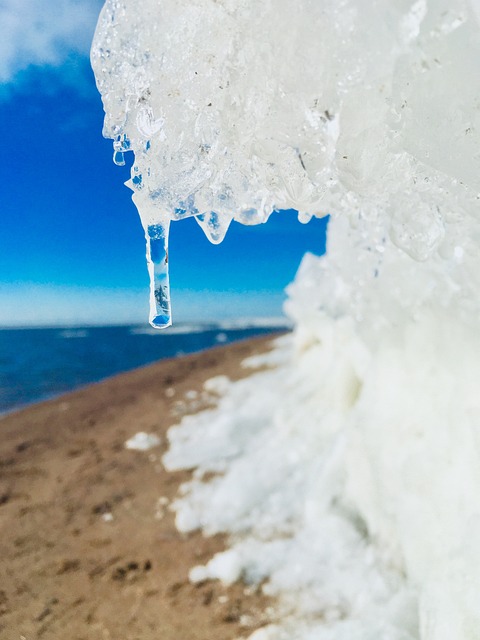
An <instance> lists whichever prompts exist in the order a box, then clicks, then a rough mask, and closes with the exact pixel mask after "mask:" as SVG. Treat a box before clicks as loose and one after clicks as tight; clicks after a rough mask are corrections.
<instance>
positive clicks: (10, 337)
mask: <svg viewBox="0 0 480 640" xmlns="http://www.w3.org/2000/svg"><path fill="white" fill-rule="evenodd" d="M285 326H286V325H285V323H283V325H282V322H281V321H280V322H279V323H277V325H274V324H272V323H270V324H269V323H268V322H267V323H266V326H259V325H258V323H257V325H255V322H252V323H248V322H246V323H245V322H244V323H243V324H238V323H237V325H236V324H235V323H231V322H230V323H228V322H225V323H223V324H222V323H212V324H205V323H203V324H201V323H200V324H186V323H183V324H182V323H180V324H178V325H177V326H176V327H175V329H172V330H170V331H166V332H163V333H161V334H159V333H158V332H156V331H154V330H153V329H151V328H150V327H148V325H147V326H138V325H131V326H113V327H73V328H72V327H68V328H45V329H3V330H0V413H3V412H6V411H12V410H14V409H19V408H21V407H22V406H25V405H27V404H31V403H33V402H38V401H40V400H45V399H47V398H51V397H55V396H58V395H60V394H62V393H66V392H67V391H72V390H74V389H77V388H78V387H81V386H84V385H86V384H90V383H92V382H98V381H99V380H102V379H104V378H106V377H108V376H112V375H115V374H116V373H121V372H123V371H129V370H131V369H134V368H136V367H141V366H144V365H147V364H150V363H152V362H154V361H156V360H161V359H163V358H173V357H177V356H181V355H184V354H187V353H193V352H197V351H202V350H203V349H208V348H209V347H213V346H218V345H221V344H228V343H230V342H233V341H236V340H242V339H245V338H250V337H253V336H257V335H266V334H268V333H269V332H272V331H275V330H276V329H280V328H282V327H283V328H285Z"/></svg>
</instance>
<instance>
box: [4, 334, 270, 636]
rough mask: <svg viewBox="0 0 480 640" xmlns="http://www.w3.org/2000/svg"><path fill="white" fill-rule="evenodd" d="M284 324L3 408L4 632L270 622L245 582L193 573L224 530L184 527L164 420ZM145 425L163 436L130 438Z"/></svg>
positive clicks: (195, 400)
mask: <svg viewBox="0 0 480 640" xmlns="http://www.w3.org/2000/svg"><path fill="white" fill-rule="evenodd" d="M280 334H281V333H280V332H279V333H275V334H269V335H268V336H262V337H259V338H252V339H248V340H244V341H239V342H235V343H232V344H229V345H226V346H218V347H214V348H211V349H207V350H204V351H202V352H198V353H195V354H190V355H187V356H183V357H181V358H174V359H170V360H162V361H160V362H157V363H155V364H153V365H148V366H145V367H140V368H138V369H135V370H133V371H129V372H127V373H122V374H119V375H117V376H114V377H111V378H107V379H106V380H104V381H102V382H99V383H95V384H91V385H88V386H85V387H83V388H81V389H78V390H76V391H73V392H69V393H67V394H63V395H61V396H60V397H58V398H54V399H50V400H46V401H43V402H40V403H36V404H33V405H30V406H28V407H26V408H23V409H20V410H16V411H14V412H13V413H8V414H3V415H1V416H0V434H1V436H2V437H1V441H0V554H1V556H0V557H1V560H0V635H1V634H5V635H6V637H10V635H11V636H12V637H21V636H24V637H25V639H26V640H33V639H34V638H46V639H52V640H53V639H58V638H61V637H65V635H66V634H68V637H70V638H72V640H89V639H90V638H96V637H98V638H101V639H104V638H106V639H109V638H111V639H112V640H130V639H131V640H137V639H140V638H141V640H153V639H155V640H158V638H162V640H173V638H176V639H178V638H189V639H190V638H192V639H195V640H197V639H198V640H203V639H205V640H207V638H208V639H209V640H210V639H211V640H230V639H232V640H233V638H238V637H240V636H247V635H249V634H250V633H252V631H253V630H254V629H255V628H258V627H259V626H262V625H263V624H265V623H266V622H267V621H268V620H267V617H266V614H265V610H266V608H267V607H268V599H267V598H266V597H265V596H263V595H261V594H260V593H259V592H257V591H252V590H251V589H248V588H246V587H245V585H243V584H239V583H237V584H234V585H233V586H231V587H228V588H226V587H223V586H222V585H221V584H220V583H218V582H205V583H200V584H196V585H194V584H190V583H189V581H188V571H189V570H190V569H191V568H192V567H193V566H194V565H196V564H199V563H202V562H205V561H206V560H207V559H208V558H210V557H211V556H212V555H213V554H214V553H216V552H217V551H220V550H222V549H223V548H225V547H224V545H225V538H224V537H223V536H214V537H212V538H204V537H203V536H202V534H201V533H199V532H194V533H192V534H188V535H185V534H181V533H179V532H178V531H177V530H176V528H175V525H174V519H173V514H172V513H171V512H170V511H169V509H168V505H169V504H170V502H171V500H172V499H174V497H175V495H176V494H177V491H178V488H179V487H180V485H181V484H182V483H183V482H186V481H187V480H188V479H189V478H190V477H191V472H174V473H168V472H166V471H165V469H164V468H163V465H162V464H161V456H162V455H163V453H164V452H165V451H166V449H167V440H166V432H167V430H168V428H169V427H170V426H172V425H173V424H175V423H176V422H178V420H179V419H180V417H181V416H182V415H184V414H185V413H196V412H198V411H200V410H201V409H202V408H205V407H206V406H209V404H210V405H211V403H212V398H210V399H208V398H207V399H206V398H205V397H204V396H202V394H201V392H202V387H203V384H204V382H205V380H207V379H209V378H211V377H214V376H217V375H227V376H228V377H229V378H231V379H232V380H234V379H239V378H241V377H245V376H248V375H249V374H250V371H249V370H248V369H242V368H241V366H240V363H241V362H242V360H244V359H245V358H247V357H249V356H250V355H254V354H256V353H261V352H265V351H267V350H268V349H269V348H270V344H271V343H272V342H273V340H275V338H277V337H278V336H279V335H280ZM140 431H145V432H147V433H154V434H155V435H157V436H158V437H159V438H160V441H161V444H160V446H159V447H157V448H155V449H151V450H149V451H135V450H128V449H126V448H125V442H126V440H128V439H129V438H131V437H132V436H133V435H135V434H136V433H138V432H140Z"/></svg>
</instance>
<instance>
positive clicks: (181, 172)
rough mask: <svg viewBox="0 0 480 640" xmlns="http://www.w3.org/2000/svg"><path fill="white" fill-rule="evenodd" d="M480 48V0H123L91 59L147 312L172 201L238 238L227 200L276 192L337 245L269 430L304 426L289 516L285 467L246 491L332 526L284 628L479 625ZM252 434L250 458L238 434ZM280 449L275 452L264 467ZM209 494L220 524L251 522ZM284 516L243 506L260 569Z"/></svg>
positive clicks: (298, 434) (374, 634) (302, 292)
mask: <svg viewBox="0 0 480 640" xmlns="http://www.w3.org/2000/svg"><path fill="white" fill-rule="evenodd" d="M479 61H480V5H479V4H478V2H477V1H476V0H475V2H474V1H473V0H471V2H467V1H462V0H449V1H448V2H447V1H445V0H429V1H428V2H427V0H418V1H416V2H409V1H406V0H380V1H379V2H371V1H367V0H355V1H354V0H350V1H349V0H342V1H341V2H338V0H335V1H333V0H332V1H327V0H315V1H313V0H299V1H298V2H295V3H292V2H289V1H287V0H270V1H269V0H266V1H265V2H261V3H259V2H254V1H253V0H236V1H234V0H224V1H220V0H219V1H216V2H215V1H213V0H189V1H186V0H175V1H174V0H164V1H162V2H161V3H159V2H157V1H156V0H150V1H147V0H144V1H143V2H138V1H137V2H136V1H134V0H129V1H123V2H119V1H113V0H112V1H110V2H107V3H106V5H105V7H104V9H103V11H102V14H101V16H100V20H99V24H98V27H97V32H96V36H95V41H94V45H93V49H92V64H93V67H94V71H95V74H96V78H97V85H98V88H99V90H100V92H101V94H102V98H103V102H104V106H105V112H106V116H105V124H104V135H105V136H107V137H110V138H112V139H113V141H114V143H113V144H114V160H115V161H116V162H117V163H122V162H124V154H125V153H126V152H129V151H132V152H133V153H134V163H133V167H132V177H131V180H130V181H129V186H130V187H131V189H132V190H133V199H134V201H135V203H136V205H137V208H138V210H139V213H140V217H141V219H142V223H143V226H144V228H145V233H146V238H147V258H148V261H149V270H150V275H151V283H152V284H151V287H152V292H151V315H150V320H151V322H152V324H154V325H156V326H166V325H168V324H169V323H170V322H171V318H170V302H169V300H170V295H169V287H168V228H169V224H170V223H171V221H177V220H180V219H182V218H184V217H187V216H194V217H195V218H196V220H197V222H198V223H199V224H200V226H201V227H202V228H203V229H204V231H205V233H206V235H207V236H208V238H209V239H210V240H211V241H212V242H220V241H221V240H222V238H223V237H224V235H225V233H226V232H227V229H228V226H229V224H230V222H231V221H232V220H237V221H239V222H241V223H243V224H259V223H263V222H265V221H266V220H267V219H268V217H269V215H270V214H271V213H272V211H274V210H275V209H288V208H293V209H296V210H297V211H298V212H299V218H300V220H301V221H303V222H305V221H308V219H309V218H310V217H311V216H323V215H326V214H327V213H329V214H331V222H330V225H329V237H328V247H327V255H326V256H325V257H323V258H315V257H313V256H307V257H306V258H305V259H304V261H303V263H302V265H301V268H300V270H299V272H298V275H297V278H296V280H295V282H294V284H293V285H292V286H291V287H290V297H289V301H288V303H287V312H288V313H289V315H290V316H291V318H292V319H294V321H295V323H296V328H295V332H294V335H293V338H292V340H291V345H290V351H289V354H290V355H289V356H288V359H287V360H288V366H286V368H285V370H284V371H283V376H282V377H281V378H278V379H277V384H276V386H274V387H273V389H274V390H275V393H276V395H275V393H274V396H273V397H274V400H273V401H272V404H271V409H272V412H273V413H272V414H271V416H274V417H270V418H269V420H271V425H272V431H271V432H268V434H269V438H270V439H268V438H266V439H265V440H264V441H263V442H257V443H256V445H258V447H259V450H262V447H263V448H264V450H268V447H269V446H271V443H272V439H275V438H276V437H279V434H280V433H281V434H282V435H281V438H282V443H283V446H282V451H284V452H285V451H289V450H294V449H295V447H294V443H295V442H297V440H298V443H300V444H298V451H297V453H296V458H295V461H296V462H295V464H296V465H299V467H300V468H302V469H306V468H307V466H308V465H307V462H308V461H312V466H311V467H308V468H309V469H310V475H309V478H310V480H311V481H310V480H308V481H307V480H305V478H304V480H305V482H303V481H302V482H300V484H298V485H296V489H298V491H296V492H295V491H292V493H291V495H290V498H291V499H293V497H295V500H296V506H295V513H292V512H291V511H289V510H291V506H288V505H289V504H290V503H289V501H288V500H286V499H283V498H285V496H286V495H287V494H285V493H282V491H288V486H289V485H288V483H286V488H282V487H284V484H285V483H283V484H282V482H281V480H280V478H278V483H277V485H275V483H273V485H270V484H268V482H267V485H268V487H270V489H269V490H268V491H267V490H266V491H265V492H264V493H261V492H253V491H250V493H248V494H247V485H246V484H245V483H244V484H243V485H242V483H239V484H238V489H237V491H238V494H237V499H238V500H239V501H240V503H241V504H245V505H247V506H246V507H245V508H246V509H247V511H248V509H250V508H253V506H252V500H256V499H257V498H258V499H261V497H262V496H263V497H264V498H265V501H266V502H265V503H263V504H261V505H257V507H258V509H259V512H262V513H263V512H265V513H268V508H271V509H275V508H276V509H277V511H278V510H279V511H278V513H280V514H283V515H281V516H278V517H279V518H280V521H281V522H284V520H285V521H288V522H289V523H290V525H291V526H290V525H289V526H290V529H288V527H287V529H288V531H289V534H288V535H290V536H291V539H292V540H297V542H298V538H296V536H300V538H301V540H302V541H303V542H302V544H304V545H307V547H308V544H310V543H311V544H312V545H313V546H312V547H311V548H312V549H314V550H315V549H317V547H316V546H315V545H314V544H313V541H314V540H315V535H314V534H315V533H317V534H318V532H319V531H322V532H323V533H322V536H323V538H322V540H323V544H325V545H327V546H326V548H327V549H328V548H332V549H333V548H334V547H333V546H331V547H329V546H328V545H329V544H331V545H334V546H335V545H337V546H335V549H334V551H332V554H331V555H330V556H329V558H330V560H331V562H330V560H329V562H330V564H329V565H328V571H327V572H326V573H325V572H323V573H322V572H321V571H319V572H317V574H316V577H315V576H312V574H311V571H307V570H306V567H307V565H308V561H307V560H306V559H305V558H304V560H303V561H302V559H301V557H299V556H295V554H293V555H292V558H293V559H292V561H291V562H292V564H291V568H292V571H293V570H294V567H300V569H299V575H298V576H297V577H298V581H299V582H298V584H299V585H301V586H302V589H303V590H304V591H303V593H304V595H303V596H302V597H303V598H304V600H303V603H305V601H307V600H308V602H310V603H311V607H310V608H307V609H305V607H304V606H303V605H302V603H301V602H300V600H299V601H298V602H296V603H293V604H291V603H290V605H289V606H290V609H289V610H290V611H294V610H297V611H300V612H302V613H301V616H302V617H301V620H302V621H303V622H302V625H303V626H301V629H300V626H298V625H297V626H296V627H295V629H296V631H295V634H296V635H293V636H292V632H291V631H289V632H288V634H289V635H288V634H287V636H286V637H290V638H291V637H295V638H296V637H299V638H302V639H303V638H313V637H315V638H316V639H318V638H321V639H322V640H323V638H335V640H337V639H338V638H342V639H343V638H348V639H349V640H351V639H352V638H357V637H358V638H362V639H364V638H375V639H377V638H382V639H383V638H394V639H395V640H397V638H398V639H400V638H402V639H405V638H422V640H423V639H428V640H433V639H434V640H444V639H445V640H447V639H448V640H451V638H459V639H464V638H465V639H468V640H473V639H474V638H478V633H479V629H480V605H479V602H480V569H479V567H480V542H479V540H480V538H479V536H478V535H477V533H476V532H478V528H479V522H480V503H479V501H478V495H479V494H480V472H479V469H480V452H479V447H480V445H479V435H478V430H479V428H480V404H479V403H480V400H479V397H480V393H479V391H480V390H479V384H480V383H479V381H480V338H479V331H478V321H479V311H480V304H479V291H480V251H479V250H480V224H479V222H480V212H479V203H480V196H479V192H480V102H479V96H480V62H479ZM272 268H274V265H272ZM259 278H261V274H259ZM272 375H273V374H272ZM267 387H270V388H271V381H270V382H269V381H267V380H264V385H263V386H261V385H260V384H259V385H258V387H257V388H256V393H257V397H259V396H258V394H260V390H261V389H263V390H264V391H265V390H266V389H267ZM232 393H236V392H233V391H232ZM248 406H250V405H248ZM255 406H256V408H255ZM259 412H260V407H259V406H258V405H254V406H253V408H252V411H251V414H250V415H249V416H245V423H247V424H253V423H252V422H251V421H252V420H253V419H254V418H255V415H260V413H259ZM269 415H270V414H269ZM212 420H213V418H212ZM260 423H261V424H262V425H263V426H264V427H265V424H266V423H265V422H261V421H260ZM260 423H259V424H260ZM235 424H237V426H238V423H235ZM235 424H232V425H231V431H232V434H234V433H235V429H234V427H235ZM268 424H270V422H269V423H268ZM265 428H266V427H265ZM242 433H243V434H245V431H244V430H243V431H242ZM232 437H233V438H234V437H235V436H234V435H232ZM304 442H308V443H309V446H308V447H305V446H304V445H303V444H301V443H304ZM229 446H231V445H228V444H225V447H226V449H225V451H224V455H225V456H226V459H228V448H229ZM237 451H238V455H239V456H241V459H242V460H244V465H245V466H244V469H245V470H249V471H251V472H253V471H252V470H253V469H254V468H256V467H255V464H254V460H253V458H252V457H251V456H250V453H251V452H250V450H249V449H248V446H247V441H246V440H245V438H244V436H242V438H241V443H240V444H239V446H238V449H237ZM218 455H219V456H220V458H221V453H220V452H219V454H218ZM279 456H280V453H279V455H278V456H273V457H272V458H268V457H265V456H264V457H263V458H261V459H262V460H264V464H265V470H266V474H267V476H268V478H272V477H273V478H275V477H277V476H275V474H274V473H273V472H272V470H273V469H274V468H276V469H278V468H279V464H280V463H279V462H278V461H279V459H280V458H279ZM269 461H270V462H269ZM197 462H198V464H202V463H203V462H204V461H203V462H202V460H201V459H199V460H198V461H197ZM257 462H258V460H257ZM287 462H288V461H287ZM287 462H286V463H285V464H284V465H283V466H282V465H280V468H282V469H283V470H284V471H285V473H287V472H288V473H290V472H291V468H290V467H289V466H288V464H287ZM175 464H177V465H178V466H181V464H182V462H181V455H180V454H179V459H178V460H177V462H176V463H175ZM185 464H187V463H186V461H185ZM219 464H220V463H219ZM308 464H310V462H308ZM269 465H270V466H269ZM275 465H276V466H275ZM302 465H303V466H302ZM257 466H258V465H257ZM333 470H334V471H333ZM267 472H272V473H270V474H269V473H267ZM332 478H333V480H332ZM259 481H260V480H259ZM229 486H230V488H231V485H229ZM205 490H206V491H207V489H205ZM196 491H197V490H196V489H192V494H191V496H190V499H191V501H192V502H191V503H188V500H189V497H188V496H187V498H185V500H187V502H186V503H185V504H189V505H190V507H188V508H193V507H192V504H197V503H198V501H197V503H195V500H196V497H195V496H196V495H197V494H196V493H195V492H196ZM269 491H270V492H273V493H275V491H277V493H278V496H279V497H278V504H277V506H276V507H275V505H274V504H273V503H274V501H273V502H272V500H270V498H269V496H270V497H271V493H269ZM275 495H277V494H275ZM207 502H208V501H207ZM204 504H206V503H204ZM215 504H216V503H215V502H213V503H211V504H210V511H208V510H207V507H206V506H205V510H206V511H208V514H209V515H205V516H202V517H203V518H204V520H205V521H208V520H209V518H211V519H212V520H213V521H214V523H215V524H214V525H212V526H211V527H210V529H211V530H227V531H228V530H230V531H231V530H234V529H235V524H234V520H231V521H228V522H227V521H226V520H225V519H223V520H222V518H221V517H220V516H219V513H220V507H219V508H218V510H216V509H215ZM212 505H213V506H212ZM282 505H283V506H282ZM312 505H314V506H312ZM185 508H187V507H185ZM196 508H197V507H196ZM198 508H199V509H200V507H198ZM272 513H273V512H272ZM274 513H277V512H276V511H274ZM237 515H238V514H237ZM217 516H218V517H217ZM215 518H217V519H216V520H215ZM272 518H273V520H272V522H273V523H274V525H275V523H276V526H274V525H272V526H271V527H270V529H269V528H268V527H265V528H264V529H261V528H260V530H258V528H256V527H255V526H254V525H253V524H252V523H249V524H248V525H245V528H244V530H243V535H244V536H245V545H246V547H245V548H248V549H250V550H251V553H250V555H248V553H246V552H245V553H243V555H241V554H240V556H239V557H240V558H243V560H239V561H238V563H239V564H238V563H237V564H238V566H240V569H241V570H242V571H243V570H245V571H246V569H245V566H247V565H248V562H250V565H251V566H256V565H255V562H257V565H258V562H260V560H259V559H260V557H261V556H262V554H261V553H257V554H255V553H254V551H253V550H252V549H253V548H254V545H253V543H251V541H252V540H254V541H255V540H258V539H262V536H264V537H265V536H267V537H268V536H270V538H271V539H274V537H275V535H278V536H279V537H280V538H281V536H282V535H284V534H285V535H287V533H285V531H284V530H283V529H285V527H283V525H281V523H280V524H279V521H278V519H277V520H276V519H275V518H276V516H275V517H273V515H272ZM282 518H284V520H282ZM332 518H333V520H332ZM199 521H200V524H203V521H202V518H200V519H199ZM196 522H197V524H198V519H197V521H196ZM328 523H330V524H328ZM332 523H333V524H332ZM349 523H350V524H349ZM355 523H357V525H358V523H361V526H360V525H358V526H356V525H355ZM337 524H338V526H337ZM307 525H308V526H307ZM282 527H283V529H282ZM349 527H350V528H349ZM352 527H353V528H352ZM207 528H208V527H207ZM275 531H276V532H277V533H275ZM282 531H283V533H282ZM250 543H251V544H250ZM249 544H250V546H248V545H249ZM299 544H300V543H299ZM252 545H253V546H252ZM297 548H298V547H297ZM342 549H344V550H346V551H348V550H350V551H348V553H346V555H344V556H342V553H341V550H342ZM263 551H265V550H263ZM317 551H318V549H317ZM317 551H315V553H317ZM350 552H351V553H350ZM262 553H263V552H262ZM315 553H314V552H313V551H312V554H313V556H315ZM318 553H319V552H318ZM318 553H317V558H318V557H320V556H318ZM349 554H350V555H349ZM362 554H363V555H362ZM320 555H321V554H320ZM327 556H328V554H327ZM354 556H355V558H357V560H358V563H359V564H358V567H359V569H358V573H357V576H358V579H357V580H356V581H354V584H355V585H356V588H353V589H351V588H350V587H351V584H352V583H349V584H350V587H349V588H347V582H348V579H349V578H348V571H347V572H346V573H345V571H344V569H345V567H344V565H342V562H343V563H344V564H345V563H347V566H348V558H349V557H350V558H352V557H354ZM268 558H270V560H271V562H270V565H269V568H268V569H265V571H264V572H263V573H262V572H261V571H258V572H257V574H255V571H254V570H252V571H250V574H252V575H257V578H258V577H259V576H260V577H261V579H262V580H263V579H264V578H265V576H267V577H268V576H270V581H271V582H270V584H271V585H272V586H271V588H272V590H273V591H274V592H275V593H276V594H277V595H278V594H280V595H281V594H282V593H283V594H284V597H285V598H286V599H287V600H288V598H287V595H285V594H287V592H288V584H287V582H288V581H287V580H285V579H284V580H283V583H282V581H281V580H277V582H276V581H275V580H276V579H275V575H276V571H277V569H278V566H277V565H278V564H279V563H280V564H282V563H284V562H285V557H284V554H282V553H279V554H278V557H277V560H275V558H276V556H275V554H274V553H273V551H272V552H271V554H270V555H269V556H268ZM342 558H343V560H342ZM357 560H355V562H357ZM310 561H311V557H310ZM326 561H327V560H326V559H325V562H326ZM242 562H243V563H244V565H245V566H244V565H242ZM276 562H277V564H276ZM302 562H304V564H302ZM365 563H366V564H365ZM250 565H248V566H250ZM286 566H289V565H286ZM352 566H353V565H352ZM355 566H357V565H355ZM369 566H371V567H373V568H372V573H371V574H370V573H369V572H368V571H367V569H365V571H364V570H363V568H364V567H369ZM302 567H304V568H305V571H303V573H302V571H301V568H302ZM342 567H343V569H342ZM362 567H363V568H362ZM342 571H343V572H342ZM212 573H215V572H214V571H213V570H212ZM277 573H278V572H277ZM302 576H303V577H302ZM378 576H382V580H383V581H384V582H383V583H382V584H384V586H385V585H386V586H385V588H383V587H382V588H381V589H380V587H378V585H379V582H378V580H380V578H379V577H378ZM334 578H335V579H334ZM259 579H260V578H259ZM302 579H303V582H302ZM322 579H323V582H322ZM318 580H320V583H319V582H318ZM325 581H327V582H328V584H326V582H325ZM319 584H320V586H319ZM334 584H335V585H337V587H338V589H337V591H335V590H334V588H333V585H334ZM282 585H283V586H282ZM309 585H310V587H311V589H310V591H309V590H308V589H309ZM322 585H323V586H322ZM329 586H330V587H331V589H332V590H331V591H330V592H329V591H328V588H329ZM377 587H378V589H377ZM295 589H296V590H297V592H298V593H300V592H301V591H302V589H300V586H298V589H297V587H295ZM312 590H313V591H312ZM312 593H314V594H315V597H313V596H312ZM329 593H330V595H328V594H329ZM332 593H334V594H336V595H335V597H334V596H333V595H332ZM332 598H333V600H332ZM335 598H336V599H335ZM299 599H300V596H299ZM289 602H290V601H289ZM312 603H314V604H312ZM302 606H303V608H302ZM306 618H308V620H310V621H311V625H310V626H309V625H308V624H306V623H305V620H306ZM304 623H305V624H304ZM305 625H306V626H305ZM332 625H333V626H332ZM352 625H353V626H352ZM312 629H313V631H312ZM332 629H333V631H332ZM265 633H267V632H266V631H265ZM272 633H274V634H277V635H273V636H272V637H283V636H281V634H282V633H283V631H282V630H281V628H280V627H279V628H278V629H277V630H274V631H272ZM285 633H286V632H285ZM309 634H310V635H309ZM312 634H313V635H312ZM342 634H343V635H342Z"/></svg>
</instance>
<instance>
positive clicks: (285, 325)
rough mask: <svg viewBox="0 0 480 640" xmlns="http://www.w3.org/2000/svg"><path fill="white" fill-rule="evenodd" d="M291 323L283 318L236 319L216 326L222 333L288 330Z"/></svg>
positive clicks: (224, 321) (223, 321)
mask: <svg viewBox="0 0 480 640" xmlns="http://www.w3.org/2000/svg"><path fill="white" fill-rule="evenodd" d="M292 326H293V323H292V322H291V321H290V320H289V319H288V318H284V317H272V318H237V319H234V320H222V321H221V322H219V323H218V324H217V328H218V329H222V330H223V331H228V330H240V329H290V328H291V327H292Z"/></svg>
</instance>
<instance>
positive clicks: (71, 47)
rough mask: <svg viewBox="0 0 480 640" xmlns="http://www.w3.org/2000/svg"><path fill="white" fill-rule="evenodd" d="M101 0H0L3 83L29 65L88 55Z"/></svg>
mask: <svg viewBox="0 0 480 640" xmlns="http://www.w3.org/2000/svg"><path fill="white" fill-rule="evenodd" d="M102 4H103V3H102V1H101V0H0V24H1V25H2V37H1V39H0V83H7V82H10V81H12V80H13V78H14V77H15V75H16V74H17V73H18V72H19V71H21V70H23V69H26V68H27V67H29V66H30V65H54V66H56V65H60V64H62V62H63V61H64V60H65V59H66V58H67V56H68V55H70V54H72V53H82V54H85V55H87V54H88V52H89V49H90V44H91V41H92V38H93V33H94V30H95V25H96V22H97V18H98V14H99V12H100V9H101V6H102Z"/></svg>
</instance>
